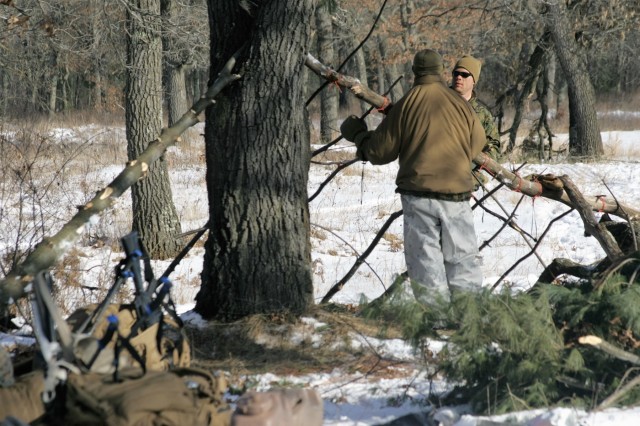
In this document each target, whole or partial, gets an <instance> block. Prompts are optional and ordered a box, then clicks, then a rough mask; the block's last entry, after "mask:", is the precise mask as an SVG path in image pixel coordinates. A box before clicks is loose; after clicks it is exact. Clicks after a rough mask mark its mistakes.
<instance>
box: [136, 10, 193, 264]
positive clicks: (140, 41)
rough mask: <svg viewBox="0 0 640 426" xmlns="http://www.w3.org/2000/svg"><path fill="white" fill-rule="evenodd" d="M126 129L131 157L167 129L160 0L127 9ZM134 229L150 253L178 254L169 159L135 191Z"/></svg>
mask: <svg viewBox="0 0 640 426" xmlns="http://www.w3.org/2000/svg"><path fill="white" fill-rule="evenodd" d="M127 24H128V31H127V34H128V40H127V41H128V43H127V90H126V114H125V117H126V131H127V154H128V157H129V160H133V159H135V158H137V157H138V156H139V155H140V154H141V153H142V152H143V151H144V150H145V148H146V147H147V145H148V144H149V143H150V142H151V141H153V140H154V139H155V138H156V137H157V135H158V134H160V129H161V128H162V41H161V36H160V0H132V1H131V3H130V5H129V9H128V11H127ZM131 198H132V201H133V203H132V207H133V224H132V228H133V229H134V230H136V231H138V233H139V235H140V237H141V238H142V241H143V243H144V245H145V248H146V249H147V251H148V253H149V255H150V256H151V257H152V258H156V259H166V258H169V257H172V256H175V255H176V254H178V252H179V250H180V245H179V244H178V241H177V240H176V238H177V236H178V235H179V234H180V232H181V229H180V221H179V220H178V214H177V212H176V209H175V206H174V204H173V198H172V193H171V185H170V182H169V175H168V172H167V164H166V163H165V162H164V157H162V158H161V159H160V161H159V162H156V163H153V164H151V165H150V166H149V171H148V173H147V176H146V178H144V179H142V180H141V181H140V182H138V183H137V184H136V185H135V186H134V187H133V188H132V190H131Z"/></svg>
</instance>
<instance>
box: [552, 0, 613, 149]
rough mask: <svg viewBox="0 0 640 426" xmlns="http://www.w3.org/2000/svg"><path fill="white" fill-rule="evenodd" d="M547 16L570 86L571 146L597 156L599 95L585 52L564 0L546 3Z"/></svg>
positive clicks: (601, 147)
mask: <svg viewBox="0 0 640 426" xmlns="http://www.w3.org/2000/svg"><path fill="white" fill-rule="evenodd" d="M547 7H548V12H547V20H548V25H549V30H550V31H551V34H552V37H553V41H554V43H555V47H556V54H557V55H558V60H559V62H560V65H561V66H562V70H563V71H564V75H565V76H567V85H568V89H569V114H570V117H569V118H570V129H569V149H570V151H571V154H572V155H573V156H580V157H598V156H600V155H602V154H603V153H604V149H603V146H602V137H601V135H600V127H599V126H598V117H597V114H596V95H595V91H594V89H593V85H592V84H591V80H590V79H589V74H588V71H587V67H586V63H585V61H584V58H583V55H582V52H581V51H580V49H579V46H578V45H577V43H576V41H575V35H574V34H573V33H571V32H570V28H571V23H570V22H569V19H568V17H567V11H566V6H565V4H564V2H549V3H548V4H547Z"/></svg>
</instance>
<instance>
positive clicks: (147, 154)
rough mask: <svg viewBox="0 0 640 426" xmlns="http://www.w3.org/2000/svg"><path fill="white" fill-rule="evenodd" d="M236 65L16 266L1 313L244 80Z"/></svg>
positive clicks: (0, 288) (2, 293)
mask: <svg viewBox="0 0 640 426" xmlns="http://www.w3.org/2000/svg"><path fill="white" fill-rule="evenodd" d="M235 63H236V55H234V56H233V57H232V58H231V59H229V61H228V62H227V63H226V64H225V67H224V69H223V70H222V71H221V72H220V75H219V76H218V78H217V79H216V80H215V81H214V82H213V84H212V85H211V86H209V89H208V90H207V92H206V93H205V94H204V96H203V97H201V98H200V99H199V100H198V101H197V102H196V103H195V104H194V105H193V106H192V107H191V109H190V110H189V111H187V112H186V113H185V114H183V115H182V117H180V119H179V120H178V121H177V122H176V123H175V124H174V125H173V126H171V127H169V128H165V129H162V132H161V134H160V136H159V137H158V138H157V139H156V140H154V141H152V142H151V143H150V144H149V146H148V147H147V149H145V150H144V152H142V154H140V156H138V158H136V159H134V160H132V161H130V162H129V163H127V165H126V167H125V168H124V170H123V171H122V172H120V174H119V175H118V176H116V178H115V179H114V180H113V181H112V182H111V183H110V184H109V185H108V186H107V187H106V188H104V189H102V190H101V191H98V192H97V194H96V196H95V197H94V198H93V199H91V200H90V201H89V202H88V203H86V204H85V205H84V206H81V207H79V210H78V212H77V213H76V214H75V215H74V216H73V218H71V220H70V221H69V222H67V223H66V224H65V225H64V226H63V227H62V229H60V231H58V233H57V234H55V235H54V236H52V237H47V238H44V239H43V240H42V241H41V242H40V243H39V244H38V245H37V246H36V247H35V249H34V250H33V251H32V252H31V253H29V255H28V256H27V257H26V259H25V260H24V261H23V262H22V263H20V264H18V265H16V266H15V267H14V268H13V269H12V270H11V271H9V273H8V274H7V276H6V277H4V278H3V279H2V280H0V312H1V311H3V310H4V307H5V306H6V304H7V303H10V302H11V301H15V300H17V299H18V298H21V297H23V296H25V294H26V290H25V288H26V287H27V286H28V285H29V284H30V283H31V282H32V281H33V279H34V277H35V276H36V275H37V274H38V273H39V272H41V271H44V270H47V269H49V268H51V267H52V266H53V265H54V264H55V263H56V262H57V261H58V259H60V258H61V257H62V256H63V255H64V254H65V253H66V252H67V251H68V250H69V249H70V248H71V247H73V245H74V243H75V242H76V241H77V239H78V238H79V237H80V235H81V234H82V233H83V232H84V228H85V226H86V225H87V224H88V223H89V222H90V221H91V219H92V218H93V217H94V216H96V215H98V214H100V213H102V212H103V211H105V210H106V209H108V208H109V207H111V206H112V205H113V203H114V202H115V200H116V199H117V198H118V197H120V196H121V195H122V194H123V193H124V192H125V191H126V190H127V189H129V188H130V187H131V186H132V185H134V184H135V183H136V182H138V180H140V179H142V178H144V176H145V174H146V173H147V171H148V170H149V165H150V164H152V163H153V162H154V161H156V160H157V159H159V158H160V157H161V156H162V155H163V154H164V152H165V151H166V149H167V148H168V147H170V146H172V145H173V144H174V143H175V142H176V141H179V139H180V135H181V134H182V133H183V132H184V131H185V130H187V129H188V128H190V127H191V126H193V125H195V124H196V123H198V122H199V119H198V115H199V114H200V113H201V112H203V111H204V110H205V109H206V108H207V107H208V106H209V105H211V104H213V103H214V102H215V100H214V98H215V97H216V96H217V95H218V94H219V93H220V92H221V91H222V89H224V88H225V87H226V86H228V85H229V84H231V83H232V82H234V81H236V80H238V79H239V78H240V75H237V74H232V73H231V70H232V69H233V67H234V66H235Z"/></svg>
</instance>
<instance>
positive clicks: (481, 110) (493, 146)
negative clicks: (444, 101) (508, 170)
mask: <svg viewBox="0 0 640 426" xmlns="http://www.w3.org/2000/svg"><path fill="white" fill-rule="evenodd" d="M469 104H470V105H471V107H472V108H473V110H474V111H475V112H476V115H477V116H478V118H479V119H480V122H481V123H482V127H483V128H484V133H485V135H486V137H487V145H486V146H485V147H484V150H483V152H484V153H485V154H487V155H488V156H489V157H491V158H492V159H494V160H496V161H500V155H501V152H502V151H501V148H500V135H499V134H498V128H497V127H496V124H495V122H494V121H493V115H492V114H491V112H490V111H489V109H488V108H487V107H486V106H484V104H482V102H480V101H479V100H478V97H477V96H476V94H475V93H474V94H473V96H472V97H471V99H470V100H469Z"/></svg>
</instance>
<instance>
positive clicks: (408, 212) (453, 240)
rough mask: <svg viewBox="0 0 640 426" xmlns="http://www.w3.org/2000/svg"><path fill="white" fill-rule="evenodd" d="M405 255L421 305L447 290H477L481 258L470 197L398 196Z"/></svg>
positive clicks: (447, 296) (444, 298)
mask: <svg viewBox="0 0 640 426" xmlns="http://www.w3.org/2000/svg"><path fill="white" fill-rule="evenodd" d="M402 208H403V211H404V256H405V261H406V263H407V272H408V274H409V278H410V279H411V287H412V290H413V293H414V295H415V297H416V299H417V300H418V301H419V302H420V303H422V304H424V305H427V306H428V305H433V304H434V303H438V302H440V301H444V302H448V301H449V300H450V297H451V293H455V292H458V291H479V290H480V288H481V287H482V268H481V265H482V263H481V258H480V254H479V252H478V242H477V239H476V233H475V228H474V225H473V213H472V211H471V206H470V205H469V202H468V201H445V200H437V199H432V198H422V197H416V196H413V195H402Z"/></svg>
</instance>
